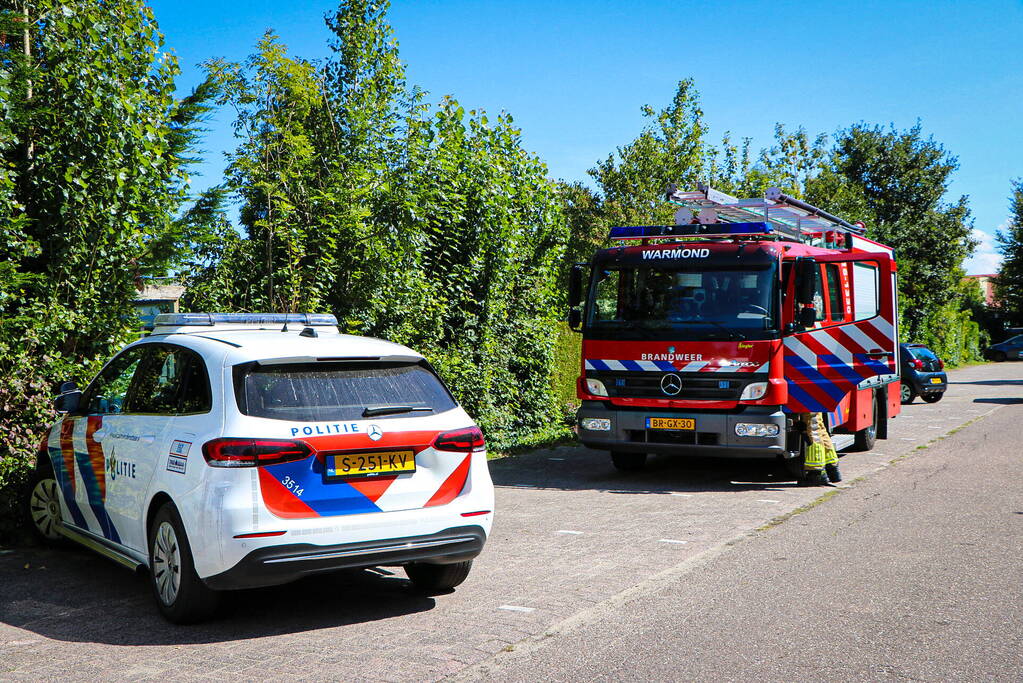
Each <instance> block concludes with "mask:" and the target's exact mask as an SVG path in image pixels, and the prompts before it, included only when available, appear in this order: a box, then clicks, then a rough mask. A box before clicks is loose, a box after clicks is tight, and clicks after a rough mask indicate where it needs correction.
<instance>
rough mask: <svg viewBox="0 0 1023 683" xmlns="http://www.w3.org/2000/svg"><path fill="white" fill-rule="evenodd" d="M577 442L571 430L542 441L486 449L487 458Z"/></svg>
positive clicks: (491, 458)
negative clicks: (497, 448)
mask: <svg viewBox="0 0 1023 683" xmlns="http://www.w3.org/2000/svg"><path fill="white" fill-rule="evenodd" d="M577 443H578V441H576V436H575V434H574V433H572V432H566V433H565V434H561V435H559V436H556V437H554V438H551V439H546V440H544V441H538V442H536V443H519V444H515V445H514V446H509V447H506V448H501V449H499V450H492V451H491V450H488V451H487V460H497V459H499V458H507V457H508V456H510V455H518V454H520V453H526V452H528V451H536V450H540V449H543V448H557V447H558V446H574V445H576V444H577Z"/></svg>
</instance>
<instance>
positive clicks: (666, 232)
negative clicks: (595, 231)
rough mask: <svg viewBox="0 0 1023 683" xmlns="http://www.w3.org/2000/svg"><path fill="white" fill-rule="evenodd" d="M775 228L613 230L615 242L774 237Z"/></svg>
mask: <svg viewBox="0 0 1023 683" xmlns="http://www.w3.org/2000/svg"><path fill="white" fill-rule="evenodd" d="M774 233H775V229H774V226H772V225H769V224H767V223H764V222H763V221H760V222H756V223H717V224H709V225H700V224H698V223H692V224H687V225H629V226H621V227H614V228H611V233H610V234H609V235H608V237H609V238H610V239H613V240H636V239H649V238H657V237H677V236H686V237H736V236H741V235H773V234H774Z"/></svg>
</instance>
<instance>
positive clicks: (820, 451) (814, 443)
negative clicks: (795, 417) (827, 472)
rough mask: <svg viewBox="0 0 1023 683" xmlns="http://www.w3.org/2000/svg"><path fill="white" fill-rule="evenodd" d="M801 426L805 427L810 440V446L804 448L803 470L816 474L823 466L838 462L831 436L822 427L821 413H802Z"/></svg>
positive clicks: (822, 417) (822, 418)
mask: <svg viewBox="0 0 1023 683" xmlns="http://www.w3.org/2000/svg"><path fill="white" fill-rule="evenodd" d="M802 420H803V424H805V425H806V435H807V436H808V437H809V438H810V445H809V446H807V447H806V460H805V464H804V468H805V469H806V470H809V471H814V472H818V471H820V470H822V469H823V468H824V466H825V465H832V464H834V463H837V462H838V452H837V451H836V450H835V446H834V444H833V443H831V435H830V434H828V430H827V428H825V426H824V415H823V414H822V413H804V414H803V415H802Z"/></svg>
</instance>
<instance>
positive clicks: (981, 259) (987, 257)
mask: <svg viewBox="0 0 1023 683" xmlns="http://www.w3.org/2000/svg"><path fill="white" fill-rule="evenodd" d="M1005 227H1006V224H1005V223H1002V224H1001V225H999V226H998V228H997V230H1004V229H1005ZM973 239H975V240H977V242H978V244H977V250H976V251H974V252H973V256H971V257H970V258H968V259H966V260H965V261H963V268H965V269H966V274H967V275H986V274H988V273H997V272H998V271H999V270H1000V269H1001V267H1002V255H1001V254H999V253H998V250H997V248H996V245H995V237H994V235H992V234H990V233H987V232H984V231H983V230H979V229H977V228H974V229H973Z"/></svg>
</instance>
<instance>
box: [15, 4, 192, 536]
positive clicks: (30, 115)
mask: <svg viewBox="0 0 1023 683" xmlns="http://www.w3.org/2000/svg"><path fill="white" fill-rule="evenodd" d="M0 36H2V37H3V40H0V221H3V223H4V230H3V231H2V237H0V248H2V249H4V252H5V253H4V259H3V261H2V264H0V373H2V374H3V376H5V377H8V378H10V379H11V381H9V382H5V383H4V384H3V386H2V387H0V463H2V465H0V501H3V503H4V504H7V503H10V502H12V501H17V500H18V495H17V492H16V487H17V485H19V484H20V482H21V481H23V479H24V477H25V474H26V472H27V466H28V463H29V462H30V461H31V460H32V458H33V457H34V455H35V447H36V445H37V443H38V438H39V428H40V427H41V426H42V425H44V424H45V423H46V422H47V421H48V419H49V418H51V417H52V412H51V411H50V410H49V408H48V405H47V403H48V397H49V396H50V392H51V389H52V382H53V381H54V380H56V379H75V380H78V381H81V380H83V379H84V378H86V377H88V376H89V375H90V374H91V372H92V370H93V369H95V366H96V364H97V363H99V362H101V361H102V360H104V359H105V358H107V357H108V356H109V354H110V352H111V351H112V350H113V349H115V348H116V347H117V346H119V345H120V344H121V343H122V342H123V341H125V340H127V339H129V338H130V336H131V335H132V333H133V328H134V329H137V318H136V317H135V315H134V309H133V306H132V301H133V299H134V297H135V295H136V293H137V285H138V284H139V282H140V279H141V278H143V277H145V276H148V275H164V274H165V273H166V271H167V269H168V267H170V266H171V265H172V264H173V263H175V262H177V261H179V260H180V259H181V256H182V252H183V245H182V244H181V241H180V240H179V239H178V237H176V235H177V234H178V231H179V230H180V229H181V226H180V225H179V224H178V222H177V221H176V220H175V217H176V215H177V214H178V212H179V210H180V208H181V207H182V205H183V202H184V201H185V199H186V188H187V173H186V168H187V166H188V164H189V163H190V161H191V160H192V159H193V157H194V143H195V140H196V136H197V135H198V128H199V126H200V119H201V117H202V111H203V105H202V101H201V100H202V97H203V94H202V93H201V92H200V93H197V95H196V96H194V97H190V98H186V99H185V100H183V101H179V100H177V99H175V97H174V94H173V93H174V77H175V76H176V75H177V73H178V67H177V63H176V60H175V59H174V57H173V56H172V55H169V54H168V53H166V52H164V51H163V48H162V36H161V34H160V32H159V30H158V28H157V25H156V21H155V19H154V17H153V14H152V11H151V10H150V9H149V8H148V7H147V6H146V5H145V4H144V2H143V1H142V0H104V1H103V2H93V1H86V0H79V1H77V2H66V1H58V0H21V1H11V0H9V1H8V2H5V3H3V5H0ZM12 486H13V487H15V488H11V487H12ZM9 522H10V517H8V516H6V515H4V514H3V512H2V511H0V536H3V535H5V532H6V531H7V530H8V529H7V524H9Z"/></svg>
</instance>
